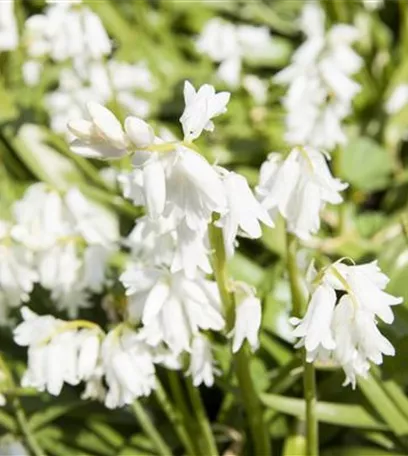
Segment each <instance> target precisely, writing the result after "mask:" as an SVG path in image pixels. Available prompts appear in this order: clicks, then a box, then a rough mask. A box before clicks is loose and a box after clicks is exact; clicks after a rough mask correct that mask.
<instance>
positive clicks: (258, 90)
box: [242, 74, 268, 105]
mask: <svg viewBox="0 0 408 456" xmlns="http://www.w3.org/2000/svg"><path fill="white" fill-rule="evenodd" d="M242 85H243V86H244V87H245V89H246V90H247V92H248V93H249V94H250V95H251V97H252V98H253V99H254V101H255V103H257V104H258V105H263V104H265V103H266V100H267V98H268V84H267V82H266V81H263V80H262V79H261V78H259V77H258V76H255V75H254V74H247V75H246V76H244V78H243V80H242Z"/></svg>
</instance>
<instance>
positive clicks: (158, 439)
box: [132, 400, 172, 456]
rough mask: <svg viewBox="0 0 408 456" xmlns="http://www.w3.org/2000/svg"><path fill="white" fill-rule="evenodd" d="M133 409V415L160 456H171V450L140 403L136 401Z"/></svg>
mask: <svg viewBox="0 0 408 456" xmlns="http://www.w3.org/2000/svg"><path fill="white" fill-rule="evenodd" d="M132 409H133V413H134V414H135V416H136V419H137V420H138V422H139V424H140V427H141V428H142V429H143V431H144V433H145V434H146V435H147V436H148V437H149V439H150V440H151V441H152V443H153V445H154V446H155V447H156V450H157V452H158V454H160V455H161V456H169V455H171V454H172V451H171V449H170V448H169V446H168V445H167V443H166V442H165V441H164V440H163V438H162V436H161V435H160V434H159V433H158V432H157V430H156V427H155V426H154V424H153V423H152V420H151V419H150V417H149V415H148V414H147V413H146V411H145V409H144V408H143V407H142V405H141V404H140V402H139V401H137V400H135V401H134V402H133V404H132Z"/></svg>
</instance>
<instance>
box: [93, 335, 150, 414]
mask: <svg viewBox="0 0 408 456" xmlns="http://www.w3.org/2000/svg"><path fill="white" fill-rule="evenodd" d="M102 365H103V370H104V373H105V379H106V383H107V385H108V391H107V394H106V398H105V405H106V407H108V408H111V409H112V408H117V407H122V406H124V405H127V404H131V403H132V402H133V401H134V400H135V399H136V398H138V397H140V396H148V395H149V394H150V393H151V391H152V390H153V389H154V388H155V385H156V377H155V367H154V364H153V357H152V354H151V351H150V349H149V347H148V346H147V345H146V344H145V343H144V342H142V341H140V339H139V338H138V337H137V334H136V333H135V332H134V331H132V330H130V329H129V328H125V327H121V328H115V329H113V330H112V331H110V332H109V333H108V335H107V336H106V337H105V340H104V341H103V344H102Z"/></svg>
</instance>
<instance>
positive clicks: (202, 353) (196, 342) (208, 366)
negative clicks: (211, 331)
mask: <svg viewBox="0 0 408 456" xmlns="http://www.w3.org/2000/svg"><path fill="white" fill-rule="evenodd" d="M218 373H219V372H218V370H217V369H216V367H215V365H214V358H213V355H212V352H211V343H210V341H209V340H208V339H207V338H206V337H204V336H202V335H201V334H198V335H196V336H195V337H194V339H193V342H192V344H191V353H190V366H189V369H188V371H187V375H191V377H192V379H193V385H194V386H195V387H197V386H200V385H201V384H202V383H204V385H205V386H207V387H208V388H210V387H211V386H213V384H214V375H217V374H218Z"/></svg>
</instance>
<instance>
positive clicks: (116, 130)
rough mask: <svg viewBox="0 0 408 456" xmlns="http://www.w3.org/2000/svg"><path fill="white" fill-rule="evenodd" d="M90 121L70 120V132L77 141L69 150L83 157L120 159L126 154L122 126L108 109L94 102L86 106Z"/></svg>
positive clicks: (125, 142)
mask: <svg viewBox="0 0 408 456" xmlns="http://www.w3.org/2000/svg"><path fill="white" fill-rule="evenodd" d="M87 109H88V114H89V117H90V119H91V120H85V119H80V120H71V121H70V122H69V123H68V128H69V130H70V132H71V133H72V134H73V135H75V136H76V137H77V138H78V139H76V140H74V141H73V142H72V143H71V150H72V151H73V152H74V153H76V154H78V155H81V156H83V157H90V158H120V157H123V156H124V155H125V154H126V147H127V141H126V136H125V133H124V131H123V129H122V125H121V124H120V122H119V120H118V119H117V118H116V117H115V115H114V114H113V113H112V112H111V111H109V109H107V108H105V107H103V106H102V105H100V104H98V103H94V102H89V103H88V104H87Z"/></svg>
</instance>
